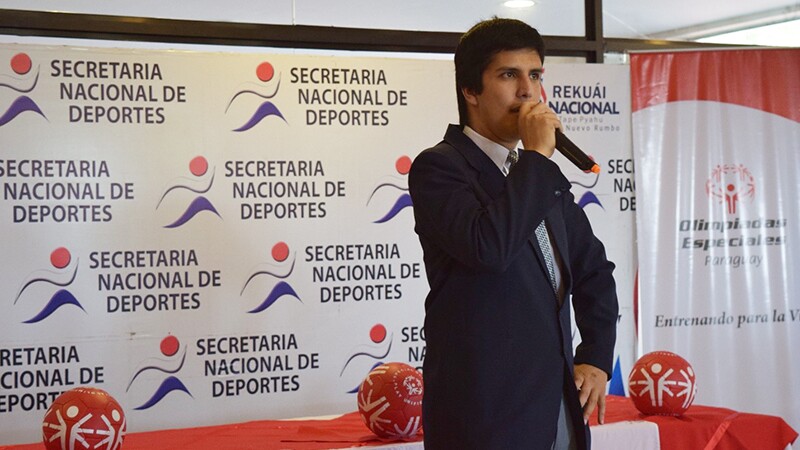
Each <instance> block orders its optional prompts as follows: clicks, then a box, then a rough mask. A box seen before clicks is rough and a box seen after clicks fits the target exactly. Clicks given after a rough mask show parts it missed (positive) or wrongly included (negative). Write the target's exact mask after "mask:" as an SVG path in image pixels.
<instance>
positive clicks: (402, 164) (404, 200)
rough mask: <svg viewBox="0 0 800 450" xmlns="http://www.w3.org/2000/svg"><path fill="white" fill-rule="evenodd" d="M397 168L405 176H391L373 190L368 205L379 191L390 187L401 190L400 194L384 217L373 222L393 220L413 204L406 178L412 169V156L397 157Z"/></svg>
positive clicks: (395, 165)
mask: <svg viewBox="0 0 800 450" xmlns="http://www.w3.org/2000/svg"><path fill="white" fill-rule="evenodd" d="M394 167H395V170H397V173H398V174H400V175H401V176H402V177H403V178H398V177H395V176H392V177H390V179H388V181H385V182H382V183H380V184H378V186H376V187H375V189H373V190H372V193H371V194H370V196H369V199H367V206H369V204H370V202H371V201H372V199H373V197H375V194H376V193H377V192H378V191H381V190H385V188H388V189H390V190H394V191H399V192H400V194H399V195H398V197H397V198H396V199H395V201H394V203H393V204H392V206H391V207H390V208H389V211H387V212H386V213H385V214H384V215H383V217H381V218H380V219H378V220H375V221H374V222H372V223H384V222H388V221H390V220H392V219H393V218H394V217H395V216H396V215H397V214H399V213H400V211H402V210H403V209H405V208H407V207H409V206H412V204H411V195H409V193H408V181H406V180H405V177H406V176H407V175H408V172H409V170H411V158H409V157H408V156H401V157H400V158H398V159H397V161H396V162H395V164H394Z"/></svg>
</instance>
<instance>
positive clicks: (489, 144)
mask: <svg viewBox="0 0 800 450" xmlns="http://www.w3.org/2000/svg"><path fill="white" fill-rule="evenodd" d="M464 134H466V135H467V137H468V138H470V139H471V140H472V142H474V143H475V145H477V146H478V148H480V149H481V150H483V153H486V156H488V157H489V159H491V160H492V162H493V163H494V164H495V165H496V166H497V168H498V169H500V171H502V172H503V173H508V169H509V167H508V165H507V164H506V159H507V158H508V152H509V150H508V149H507V148H505V147H503V146H502V145H500V144H498V143H497V142H494V141H492V140H491V139H488V138H485V137H483V136H481V135H480V134H478V132H477V131H475V130H473V129H472V128H470V127H469V126H468V125H465V126H464ZM511 151H512V152H516V151H517V150H516V149H514V150H511Z"/></svg>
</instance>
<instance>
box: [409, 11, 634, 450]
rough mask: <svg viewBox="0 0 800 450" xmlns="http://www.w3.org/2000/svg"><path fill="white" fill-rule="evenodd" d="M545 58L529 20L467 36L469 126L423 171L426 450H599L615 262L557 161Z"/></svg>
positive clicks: (431, 152)
mask: <svg viewBox="0 0 800 450" xmlns="http://www.w3.org/2000/svg"><path fill="white" fill-rule="evenodd" d="M543 59H544V44H543V41H542V38H541V36H540V35H539V33H538V32H537V31H536V30H535V29H533V28H531V27H529V26H528V25H526V24H524V23H523V22H520V21H517V20H509V19H497V18H495V19H491V20H488V21H484V22H481V23H479V24H477V25H476V26H475V27H473V28H472V29H471V30H470V31H468V32H467V33H466V34H465V35H464V36H463V37H462V38H461V41H460V42H459V45H458V48H457V49H456V54H455V66H456V89H457V95H458V105H459V115H460V122H461V125H460V126H456V125H450V127H449V128H448V129H447V132H446V134H445V137H444V140H443V141H442V142H440V143H439V144H438V145H436V146H435V147H433V148H430V149H428V150H425V151H424V152H422V153H421V154H420V155H419V156H418V157H417V158H416V160H415V161H414V163H413V165H412V168H411V172H410V175H409V188H410V191H411V197H412V199H413V202H414V216H415V219H416V227H415V230H416V232H417V234H418V235H419V239H420V242H421V244H422V248H423V252H424V259H425V269H426V273H427V277H428V282H429V284H430V293H429V295H428V297H427V299H426V302H425V309H426V316H425V333H426V346H427V349H426V356H425V362H424V365H423V376H424V381H425V396H424V400H423V429H424V434H425V448H426V450H437V449H459V450H462V449H481V450H486V449H502V450H510V449H547V450H549V449H552V448H589V433H588V431H589V430H588V426H586V425H585V421H586V420H588V417H589V415H590V414H591V413H592V412H593V410H594V409H595V408H597V410H598V417H599V420H600V422H602V421H603V416H604V410H605V385H606V382H607V380H608V378H609V374H610V372H611V370H612V359H613V349H614V341H615V338H616V319H617V309H618V306H617V298H616V293H615V284H614V279H613V277H612V275H611V272H612V270H613V269H614V265H613V264H612V263H611V262H609V261H608V260H607V259H606V256H605V250H604V248H603V245H602V244H601V243H600V241H598V240H597V238H596V237H595V236H594V234H593V233H592V229H591V226H590V225H589V222H588V220H587V218H586V216H585V215H584V213H583V210H581V208H580V207H578V206H577V205H576V204H575V202H574V197H573V195H572V194H571V193H570V191H569V189H570V183H569V181H568V180H567V179H566V178H564V176H563V175H562V173H561V172H560V170H559V169H558V166H557V165H556V164H555V163H553V162H552V161H550V160H549V158H550V156H552V154H553V151H554V147H555V130H556V128H559V129H560V128H561V123H560V122H559V120H558V118H557V117H556V115H555V114H554V113H553V112H552V111H551V110H550V109H549V108H548V107H547V106H546V105H545V104H544V103H543V102H541V101H540V92H541V85H540V82H541V76H542V73H543V68H542V60H543ZM520 142H521V149H520V150H519V151H518V150H517V146H518V143H520ZM517 152H518V153H519V154H517ZM517 160H518V161H517ZM512 165H513V166H514V167H513V169H511V166H512ZM506 174H507V176H506ZM543 221H544V224H543V225H542V227H541V228H539V232H538V233H537V231H536V230H537V227H539V225H540V223H542V222H543ZM537 234H538V236H537ZM548 262H549V263H550V264H548ZM570 295H571V296H572V304H573V307H574V310H575V320H576V323H577V325H578V329H579V331H580V335H581V344H580V345H579V346H578V348H577V350H576V352H575V355H574V357H573V354H572V338H571V330H570V308H569V305H568V303H569V302H568V301H564V300H565V299H569V298H570Z"/></svg>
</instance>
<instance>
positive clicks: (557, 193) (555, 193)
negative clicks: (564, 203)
mask: <svg viewBox="0 0 800 450" xmlns="http://www.w3.org/2000/svg"><path fill="white" fill-rule="evenodd" d="M553 194H554V195H555V196H556V197H561V191H559V190H558V189H556V191H555V192H554V193H553Z"/></svg>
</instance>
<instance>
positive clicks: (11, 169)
mask: <svg viewBox="0 0 800 450" xmlns="http://www.w3.org/2000/svg"><path fill="white" fill-rule="evenodd" d="M0 63H2V65H1V66H0V114H2V115H0V190H1V192H0V229H2V232H0V236H2V238H1V239H0V264H2V267H3V270H2V271H0V286H1V287H2V295H0V443H3V444H9V443H19V442H33V441H36V440H38V439H39V436H40V433H41V431H40V424H41V419H42V417H43V415H44V412H45V409H46V408H47V406H48V405H49V403H50V402H51V401H52V400H53V399H54V398H55V397H56V396H57V395H59V394H60V393H61V392H63V391H65V390H68V389H71V388H73V387H76V386H79V385H91V386H95V387H99V388H101V389H104V390H107V391H108V392H109V393H111V395H113V396H114V397H115V398H116V399H117V400H118V401H119V402H120V403H121V404H122V406H123V407H124V408H125V411H126V413H127V416H128V424H129V431H132V432H136V431H144V430H152V429H160V428H179V427H190V426H202V425H209V424H217V423H230V422H237V421H244V420H254V419H279V418H289V417H296V416H309V415H320V414H333V413H341V412H346V411H352V410H355V409H356V401H355V396H354V395H353V392H354V391H355V390H356V389H357V386H358V385H359V383H360V382H361V380H362V379H363V377H364V376H365V375H366V373H367V372H368V371H369V370H370V369H371V368H372V367H374V366H375V365H376V364H378V363H379V362H381V361H403V362H407V363H409V364H411V365H413V366H415V367H419V366H421V365H422V361H423V359H424V356H425V333H424V330H423V329H422V321H423V316H424V304H423V302H424V298H425V295H426V293H427V282H426V281H425V277H424V266H423V264H422V254H421V249H420V247H419V244H418V241H417V238H416V235H415V234H414V232H413V215H412V211H411V208H410V206H411V202H410V198H409V196H408V185H407V181H406V174H407V172H408V168H409V165H410V163H411V161H412V159H413V158H414V156H415V155H416V154H417V153H418V152H420V151H421V150H422V149H424V148H426V147H428V146H431V145H433V144H435V143H436V142H438V141H439V140H440V139H441V136H442V135H443V133H444V130H445V126H446V124H447V123H448V122H455V121H456V120H457V116H456V106H455V96H454V94H455V92H454V91H455V89H454V88H453V68H452V62H450V61H441V60H411V59H388V58H364V57H362V58H358V57H350V56H341V57H339V56H333V57H332V56H309V55H289V54H268V53H264V54H253V53H249V54H245V53H214V52H189V51H161V50H131V49H98V48H79V47H48V46H36V45H12V44H7V45H3V46H1V47H0ZM628 80H629V78H628V70H627V67H624V66H591V65H555V64H553V65H550V66H549V67H548V68H547V85H546V88H545V90H546V95H547V97H548V102H549V103H550V105H551V106H552V107H553V108H554V109H556V111H557V112H558V113H559V114H560V116H561V118H562V120H563V122H564V125H565V128H566V131H567V134H569V135H570V136H571V137H572V138H573V140H574V141H575V142H576V143H578V144H579V145H582V146H583V147H584V148H585V149H586V150H587V151H588V152H589V153H592V154H593V155H594V156H595V158H596V159H597V160H598V161H599V162H600V163H601V166H602V167H603V171H602V173H601V174H599V175H595V174H584V173H582V172H580V171H577V169H574V168H572V167H570V166H569V163H568V162H566V161H565V160H564V159H563V158H561V157H560V156H557V157H556V158H560V159H559V160H558V161H559V163H561V165H562V167H564V171H565V173H566V174H567V175H568V178H570V180H572V181H573V184H574V186H573V189H575V192H576V198H578V199H580V202H581V204H582V206H584V208H585V210H586V212H587V214H588V215H589V216H590V218H591V219H592V222H593V223H594V224H595V227H596V232H597V234H598V235H599V236H600V237H601V238H602V239H603V240H604V241H605V243H606V245H607V248H608V253H609V256H610V258H611V259H612V260H614V261H615V262H616V263H617V264H618V270H617V273H616V274H617V279H618V283H619V294H620V299H621V306H622V309H621V312H622V314H621V317H620V339H619V343H618V356H617V357H616V358H617V361H616V363H617V371H618V374H621V377H620V376H616V377H615V380H614V381H612V385H611V386H612V391H613V390H616V391H617V392H620V391H621V392H624V387H623V385H622V378H624V377H625V376H626V375H627V370H629V368H630V366H631V364H632V359H633V347H634V340H633V329H634V324H633V306H632V305H633V301H632V296H633V278H634V273H635V267H634V259H635V258H634V249H633V247H634V245H633V235H634V228H633V227H634V212H635V208H636V200H635V194H634V186H633V163H632V156H631V151H630V125H629V123H630V108H629V105H630V101H629V98H630V94H629V81H628ZM577 339H579V336H576V340H577ZM620 368H621V369H620Z"/></svg>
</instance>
